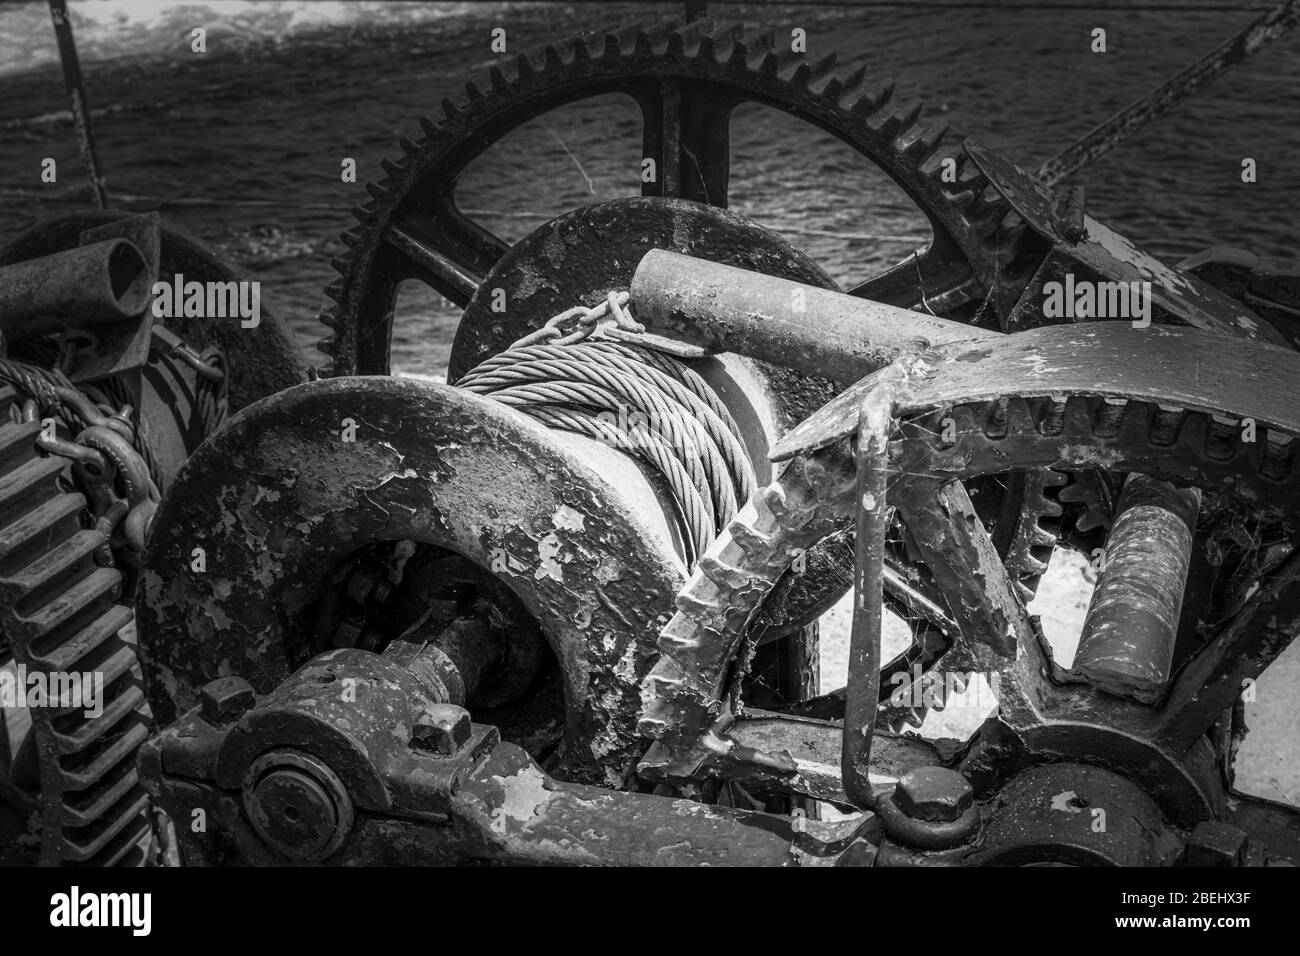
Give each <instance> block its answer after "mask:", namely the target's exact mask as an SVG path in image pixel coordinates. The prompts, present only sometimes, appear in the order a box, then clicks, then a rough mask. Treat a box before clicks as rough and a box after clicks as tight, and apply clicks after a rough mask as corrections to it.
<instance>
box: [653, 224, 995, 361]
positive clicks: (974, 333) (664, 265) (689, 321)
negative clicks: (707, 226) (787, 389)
mask: <svg viewBox="0 0 1300 956" xmlns="http://www.w3.org/2000/svg"><path fill="white" fill-rule="evenodd" d="M632 304H633V306H634V308H635V310H636V319H637V321H638V322H642V323H644V324H645V326H646V328H647V329H649V330H650V331H651V332H655V333H658V334H660V335H664V336H667V337H668V338H672V339H676V340H677V341H681V342H686V343H689V344H691V345H697V346H700V347H702V348H705V349H715V350H717V351H721V352H737V353H739V354H741V355H747V356H749V357H751V358H756V359H760V360H762V361H766V362H773V363H775V364H777V365H783V366H786V367H787V368H792V369H794V370H795V371H798V372H804V373H806V374H808V375H821V376H824V377H825V378H829V379H832V380H834V381H837V382H843V383H844V384H851V383H853V382H856V381H857V380H858V379H860V378H862V377H863V376H864V375H866V374H868V373H869V372H873V371H875V370H876V369H878V368H882V367H884V366H886V365H888V364H889V363H890V362H892V361H893V360H894V359H896V358H897V357H898V356H899V355H900V354H901V353H902V352H903V351H904V350H905V349H911V348H916V347H917V346H918V345H942V344H944V343H947V342H958V341H971V340H974V339H981V338H994V337H996V338H1001V337H1002V335H1003V333H1001V332H991V331H989V330H987V329H975V328H971V327H970V326H969V325H965V324H963V323H961V322H953V321H950V320H948V319H940V318H937V317H935V316H932V315H926V314H924V313H922V312H913V311H912V310H910V309H900V308H898V307H896V306H892V305H884V304H882V303H879V302H872V301H871V300H870V299H859V298H857V297H856V296H851V295H845V294H843V293H842V292H831V291H829V290H827V289H819V288H817V287H815V286H810V285H803V284H802V283H798V282H792V281H790V280H789V279H778V278H776V277H775V276H765V275H761V274H759V273H757V272H747V271H745V270H744V269H737V268H736V267H735V266H727V265H722V264H721V263H718V262H708V261H706V260H704V259H693V258H691V257H690V256H683V255H678V254H677V253H675V252H667V251H665V250H662V249H652V250H650V251H649V252H647V253H646V254H645V256H644V257H643V258H642V259H641V264H640V265H638V266H637V269H636V274H635V275H634V276H633V277H632Z"/></svg>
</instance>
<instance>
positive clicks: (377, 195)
mask: <svg viewBox="0 0 1300 956" xmlns="http://www.w3.org/2000/svg"><path fill="white" fill-rule="evenodd" d="M366 192H368V193H370V195H371V196H372V197H374V199H375V200H376V201H377V202H387V201H388V200H389V199H391V198H392V193H390V192H389V191H388V190H387V189H386V188H385V187H384V186H382V185H380V184H379V183H376V182H368V183H366Z"/></svg>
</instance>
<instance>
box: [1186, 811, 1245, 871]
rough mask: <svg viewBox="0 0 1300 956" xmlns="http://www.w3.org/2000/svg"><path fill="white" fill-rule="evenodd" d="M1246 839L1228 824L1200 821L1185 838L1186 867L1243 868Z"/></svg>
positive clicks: (1215, 821)
mask: <svg viewBox="0 0 1300 956" xmlns="http://www.w3.org/2000/svg"><path fill="white" fill-rule="evenodd" d="M1248 843H1249V840H1248V837H1247V834H1246V831H1245V830H1242V829H1241V828H1239V827H1234V826H1233V825H1232V824H1230V823H1220V822H1218V821H1217V820H1202V821H1201V822H1200V823H1198V824H1196V828H1195V829H1194V830H1192V833H1191V836H1189V837H1188V838H1187V860H1186V862H1187V865H1188V866H1245V865H1246V852H1247V849H1248Z"/></svg>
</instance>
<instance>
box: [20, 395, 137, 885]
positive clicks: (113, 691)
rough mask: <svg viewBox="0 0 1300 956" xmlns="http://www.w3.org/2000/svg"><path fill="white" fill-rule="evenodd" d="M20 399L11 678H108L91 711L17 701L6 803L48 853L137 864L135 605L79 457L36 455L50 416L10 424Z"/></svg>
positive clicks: (23, 683) (86, 705) (52, 685)
mask: <svg viewBox="0 0 1300 956" xmlns="http://www.w3.org/2000/svg"><path fill="white" fill-rule="evenodd" d="M15 400H16V395H15V392H14V390H13V389H11V388H6V389H3V390H0V636H2V637H3V638H4V639H5V641H7V647H6V646H4V645H0V670H7V671H8V672H9V673H8V674H7V675H6V676H7V677H8V678H9V681H7V683H9V690H10V691H11V692H14V693H18V694H24V696H25V693H26V691H27V690H28V689H29V688H30V687H33V686H43V687H45V688H47V692H48V693H54V692H57V688H58V687H60V686H63V680H64V677H65V676H66V675H78V676H80V677H81V678H82V679H83V680H90V681H91V682H92V689H94V688H95V683H94V682H95V681H97V680H101V679H102V682H103V683H102V685H100V686H102V694H101V696H100V698H99V701H98V703H99V704H101V705H102V711H100V712H99V713H98V714H97V715H93V716H86V711H87V710H92V711H93V710H95V709H97V708H95V707H94V706H93V703H92V702H90V701H86V700H85V699H84V698H83V699H80V700H76V701H74V702H73V706H66V707H62V706H60V707H55V706H51V705H50V704H48V703H45V704H43V705H42V706H39V707H31V708H12V709H9V708H8V707H7V709H6V711H5V712H4V713H3V714H0V717H3V722H2V723H0V730H3V731H4V738H5V739H3V740H0V798H3V799H2V801H0V802H3V803H6V804H8V807H9V812H10V813H11V814H17V815H19V816H26V815H31V814H36V815H37V816H39V818H40V823H41V827H40V843H41V850H40V855H39V859H40V862H41V863H45V864H57V863H86V864H92V865H99V866H112V865H134V864H139V863H142V862H144V861H145V860H146V858H147V856H148V854H149V853H150V848H151V846H152V829H151V825H150V818H149V798H148V795H147V794H146V793H145V792H144V790H143V788H142V787H141V785H140V781H139V777H138V774H137V771H136V766H135V754H136V750H137V748H139V746H140V745H141V744H142V743H143V742H144V740H145V738H146V736H147V735H148V729H149V725H150V716H149V707H148V704H147V703H146V702H145V699H144V691H143V688H142V686H141V683H140V674H139V664H138V662H137V661H136V655H135V649H134V647H133V646H131V644H129V643H128V642H127V641H126V640H125V639H124V637H123V634H122V631H123V628H126V627H127V626H128V625H129V624H130V623H131V610H130V608H128V607H126V606H125V605H123V604H119V603H117V602H118V599H119V598H120V597H121V592H122V587H123V581H122V574H121V572H119V571H118V570H116V569H114V568H105V567H100V566H98V565H97V564H96V562H95V552H96V550H98V549H99V548H100V547H101V546H102V545H103V544H104V543H105V536H104V534H103V533H102V532H100V531H96V530H92V529H89V528H87V527H86V525H87V524H88V515H87V512H86V499H85V498H84V497H82V495H80V494H78V493H76V492H74V491H71V490H70V489H71V487H72V485H71V481H70V478H69V470H70V468H69V462H68V461H67V460H66V459H63V458H59V457H42V456H40V455H39V454H38V453H37V451H36V447H35V444H34V442H35V439H36V436H37V434H38V433H39V432H40V430H41V427H42V426H41V423H40V422H39V421H37V422H28V423H15V422H13V421H12V420H11V416H10V410H11V409H12V408H13V406H14V404H15ZM51 674H53V675H57V676H56V677H55V679H54V680H53V681H51V680H50V679H49V675H51ZM20 678H25V680H20ZM33 680H37V681H41V682H42V683H41V684H39V685H38V684H33V683H31V682H32V681H33ZM0 810H3V808H0ZM8 862H18V861H8Z"/></svg>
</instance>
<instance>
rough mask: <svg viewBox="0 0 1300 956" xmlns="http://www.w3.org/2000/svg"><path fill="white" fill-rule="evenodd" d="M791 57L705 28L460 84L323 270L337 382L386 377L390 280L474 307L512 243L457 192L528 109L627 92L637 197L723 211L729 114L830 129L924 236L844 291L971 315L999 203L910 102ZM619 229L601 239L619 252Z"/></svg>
mask: <svg viewBox="0 0 1300 956" xmlns="http://www.w3.org/2000/svg"><path fill="white" fill-rule="evenodd" d="M804 61H805V57H804V56H803V55H802V54H796V53H793V52H791V51H790V50H789V44H788V43H786V44H784V45H782V44H781V43H779V42H775V39H774V37H773V36H772V35H771V34H766V35H764V34H755V33H754V32H753V31H748V30H746V29H745V27H744V26H743V25H741V24H738V23H714V22H713V21H709V20H699V21H696V22H695V23H692V24H690V25H687V26H684V27H679V26H677V25H676V24H673V23H662V24H656V25H654V26H631V27H627V28H624V29H619V30H616V31H615V30H610V31H604V32H599V33H590V34H586V35H584V36H581V37H577V38H574V39H571V40H568V41H565V42H562V43H557V44H554V45H551V46H548V47H546V48H545V49H543V50H536V51H533V52H531V53H526V54H522V55H520V56H517V57H514V58H512V59H511V58H507V59H506V60H504V61H503V62H502V63H501V64H500V65H499V66H498V67H497V68H496V69H495V70H494V74H493V76H492V77H490V82H483V83H471V84H469V86H468V90H467V95H466V96H465V97H464V98H460V99H457V100H446V101H444V114H443V115H442V116H439V117H436V118H432V119H425V120H423V121H422V123H421V126H422V129H423V135H422V136H421V137H420V138H419V139H418V140H415V141H411V140H403V141H402V151H403V155H402V156H401V157H400V158H398V159H397V160H396V161H394V162H386V163H385V164H384V172H385V176H384V178H383V179H381V180H380V181H378V182H374V183H370V184H368V185H367V190H368V192H369V193H370V195H371V197H373V198H372V200H371V201H369V202H367V203H366V204H365V205H363V206H360V207H358V208H356V209H355V210H354V211H353V213H354V215H355V216H356V218H357V220H358V223H359V224H358V225H357V226H356V227H355V228H353V229H352V230H351V231H350V232H349V233H347V234H346V235H345V236H344V237H343V238H344V242H345V244H346V245H347V247H348V251H347V253H346V254H345V255H344V256H343V257H341V258H340V259H338V260H336V261H335V262H334V266H335V268H336V270H337V271H338V272H339V274H340V277H341V278H340V280H339V281H337V282H335V283H333V284H331V285H330V286H329V288H328V289H327V294H328V295H329V297H330V299H331V300H332V301H331V303H330V304H329V307H328V308H327V309H326V310H325V311H324V312H323V313H322V316H321V321H322V323H323V324H324V325H325V326H326V327H327V328H328V329H329V331H330V333H331V335H330V338H328V339H326V340H325V341H324V342H322V344H321V349H322V351H323V352H325V354H326V355H328V356H329V357H330V358H331V360H332V362H333V371H334V373H335V374H338V375H350V374H375V373H382V372H386V371H387V370H388V367H389V362H388V347H389V342H390V341H391V339H392V330H393V321H394V320H393V306H394V303H395V302H396V298H397V290H398V287H399V285H400V283H401V282H402V281H403V280H405V279H412V278H413V279H418V280H420V281H422V282H424V283H426V284H428V285H430V286H431V287H432V288H433V289H435V290H436V291H438V292H439V293H441V294H442V295H444V296H446V297H448V298H449V299H450V300H451V301H452V302H454V303H456V304H457V305H460V306H466V305H469V304H470V300H471V298H472V297H474V296H475V294H476V293H477V294H478V295H479V296H480V297H481V296H483V295H484V294H485V293H484V292H483V287H484V284H485V279H486V277H487V276H488V275H489V274H490V273H492V272H493V271H494V269H495V268H496V267H497V265H498V263H499V262H501V261H502V257H503V256H506V255H508V254H509V246H508V245H507V244H506V243H505V242H503V241H502V240H501V239H500V238H498V237H496V236H494V235H492V234H491V233H489V232H488V231H487V230H486V229H484V228H483V226H482V225H480V224H479V223H477V222H475V221H474V220H473V219H472V218H471V217H470V216H469V215H467V214H466V213H464V212H462V211H461V210H460V209H458V208H457V207H456V204H455V202H454V198H453V190H452V184H454V183H455V182H456V181H457V180H458V179H459V178H460V174H461V172H462V171H463V170H464V169H465V168H466V167H467V166H469V165H470V164H471V163H472V162H473V161H474V159H475V158H476V157H477V156H479V155H481V154H482V153H483V152H484V151H485V150H487V149H489V148H491V146H492V145H493V144H494V143H496V142H499V141H500V140H501V139H502V138H503V137H505V136H506V135H507V134H508V133H509V132H510V131H511V130H512V129H515V128H517V127H519V126H521V125H523V124H524V123H526V122H528V121H530V120H532V119H533V118H534V117H536V116H537V115H539V113H542V112H545V111H546V110H548V109H551V108H552V107H554V106H558V105H560V104H563V103H567V102H571V101H573V100H574V99H575V98H581V97H587V96H596V95H601V94H604V93H609V92H619V93H622V94H625V95H627V96H630V97H631V98H632V99H633V100H635V101H636V104H637V106H638V107H639V109H640V113H641V119H642V133H643V136H642V147H643V152H642V154H641V155H642V156H645V157H648V158H650V159H652V160H654V162H655V171H656V175H655V176H654V177H653V179H652V180H651V181H648V182H645V183H644V184H643V188H642V194H643V196H646V197H654V198H664V199H673V198H676V199H684V200H689V201H691V202H695V203H702V204H705V205H711V206H717V207H726V206H727V205H728V199H727V191H728V179H729V161H730V159H729V155H730V149H729V132H728V131H729V124H730V119H731V114H732V111H733V110H734V109H735V108H736V106H738V105H740V104H741V103H744V102H751V101H758V102H763V103H766V104H768V105H773V106H776V107H778V108H780V109H782V110H783V111H785V112H786V113H789V114H791V115H793V116H795V117H797V118H799V119H802V120H804V121H805V122H807V123H809V124H811V125H812V126H815V127H819V128H821V129H823V130H827V131H829V132H831V133H832V134H834V135H836V136H837V137H838V138H839V139H840V140H841V141H843V142H845V143H847V144H848V145H849V146H851V147H852V148H853V149H854V150H856V151H857V152H858V153H860V154H861V155H862V156H863V157H864V158H865V160H866V161H867V162H869V163H872V164H874V165H876V166H878V167H879V168H880V169H881V170H883V171H884V172H885V173H886V174H887V175H888V176H889V177H890V178H891V179H892V180H893V181H894V182H895V183H897V184H898V186H899V187H900V188H901V189H902V190H903V191H904V192H905V193H906V194H907V195H908V196H909V197H910V198H911V199H912V200H913V201H914V202H915V203H916V206H917V208H918V209H920V210H921V212H922V214H923V215H924V216H925V217H926V218H927V219H928V220H929V223H930V226H931V228H932V231H933V235H934V240H933V242H931V243H930V244H929V246H928V247H926V248H925V249H922V250H918V255H917V256H916V257H914V258H910V259H908V260H907V261H906V262H904V263H901V264H900V265H898V266H896V267H894V268H893V269H891V270H889V271H888V272H886V273H884V274H883V275H880V276H877V277H874V278H872V279H869V280H868V281H866V282H864V283H863V284H862V285H860V286H859V287H857V288H855V289H853V290H852V292H853V294H854V295H857V296H860V297H862V298H864V299H872V300H876V301H881V302H887V303H889V304H892V305H898V306H902V307H905V308H906V307H910V306H919V307H923V304H924V303H929V305H930V306H931V307H932V308H933V309H935V310H936V311H943V310H944V309H945V308H958V307H960V306H962V305H963V304H966V303H971V302H979V301H980V300H981V299H982V298H983V292H984V290H985V289H986V288H987V287H988V286H989V285H991V284H992V283H993V282H994V281H995V279H996V278H997V276H998V275H999V274H1000V273H1001V272H1002V271H1003V270H1004V268H1005V264H1006V263H1008V262H1011V261H1012V260H1013V259H1014V258H1015V253H1016V250H1017V242H1018V238H1019V235H1020V233H1019V231H1017V230H1014V229H1013V230H1006V229H1003V228H1002V220H1003V219H1004V216H1005V212H1006V211H1007V208H1008V207H1007V206H1006V204H1005V202H1004V201H1003V200H1002V198H1001V197H1000V196H998V195H997V194H996V193H994V192H993V191H992V190H990V189H988V183H987V181H986V180H985V178H984V177H983V176H982V175H981V174H979V173H978V172H977V171H974V170H971V169H970V168H969V167H968V166H967V165H966V158H965V156H964V154H963V153H962V151H961V150H960V148H958V149H955V150H951V151H950V150H947V149H945V146H944V142H943V137H944V133H945V124H943V123H938V124H934V125H930V124H929V123H927V121H926V120H925V118H924V117H923V116H922V111H921V109H920V104H919V103H918V102H917V101H907V100H906V98H903V97H899V96H896V95H895V94H894V84H893V81H892V80H884V81H883V82H880V81H874V80H872V79H871V78H869V77H868V76H867V75H866V74H865V73H864V71H862V70H860V69H859V70H853V69H846V70H843V71H836V70H835V69H834V58H833V57H829V58H825V59H822V60H820V61H817V62H815V63H814V62H804ZM948 159H950V160H952V163H953V164H954V166H955V168H956V169H957V170H958V175H957V177H956V181H955V182H952V181H949V179H950V178H951V177H946V176H940V175H937V174H936V170H938V169H940V168H941V167H942V165H944V162H943V161H944V160H948ZM621 234H624V233H623V232H622V229H621V228H620V229H618V230H615V231H613V232H611V233H610V234H609V236H607V239H608V240H609V241H610V242H611V245H613V246H619V245H622V242H621V241H620V240H619V239H618V238H617V237H618V236H619V235H621ZM626 235H631V236H634V235H636V233H635V231H632V230H629V231H628V232H627V233H626ZM655 244H656V245H657V244H658V241H655ZM645 248H646V246H645V245H641V246H640V247H639V248H638V249H637V250H636V253H635V256H634V258H639V256H640V254H641V253H643V252H644V251H645ZM557 251H558V250H557ZM599 258H600V257H599V254H598V255H597V261H598V260H599ZM571 304H572V303H570V302H564V303H563V304H562V306H561V307H563V308H567V307H568V306H569V305H571ZM548 308H549V307H548ZM555 311H558V310H556V309H550V310H549V311H548V310H547V309H541V310H539V312H538V313H537V316H538V317H540V318H545V317H546V316H547V315H551V314H554V312H555ZM476 315H479V316H481V315H482V312H481V311H478V312H476ZM488 318H489V322H495V321H496V319H495V318H494V317H491V316H489V317H488ZM467 334H468V333H467ZM465 367H467V366H464V365H461V366H459V368H458V369H453V377H454V374H455V373H456V371H458V370H460V371H463V369H464V368H465Z"/></svg>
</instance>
